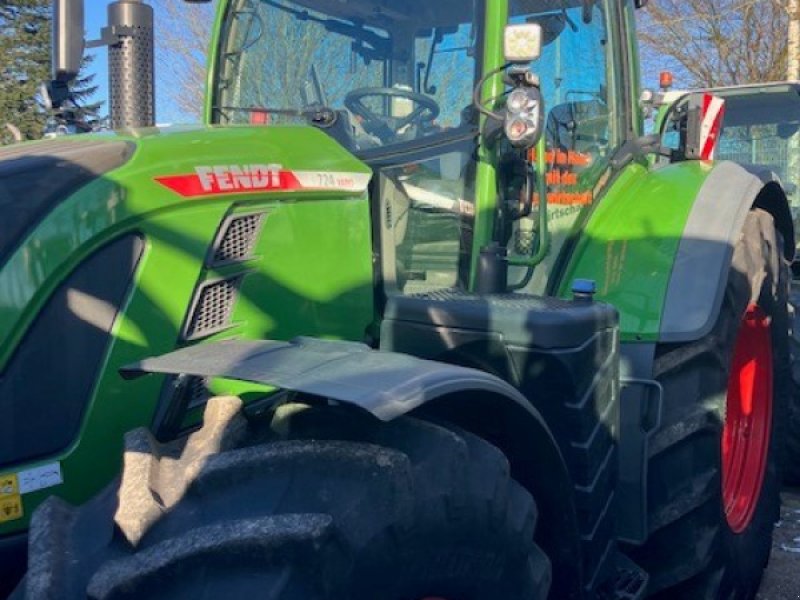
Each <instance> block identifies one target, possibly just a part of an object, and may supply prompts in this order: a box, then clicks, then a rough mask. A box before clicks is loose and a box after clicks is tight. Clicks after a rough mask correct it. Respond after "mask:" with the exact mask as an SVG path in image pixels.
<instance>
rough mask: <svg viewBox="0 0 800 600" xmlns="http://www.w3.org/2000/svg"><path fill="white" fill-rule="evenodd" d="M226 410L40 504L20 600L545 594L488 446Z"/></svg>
mask: <svg viewBox="0 0 800 600" xmlns="http://www.w3.org/2000/svg"><path fill="white" fill-rule="evenodd" d="M240 404H241V403H240V401H239V400H238V399H236V398H215V399H212V400H211V401H210V403H209V405H208V407H207V410H206V415H205V422H204V426H203V428H202V429H201V430H200V431H198V432H197V433H195V434H193V435H191V436H190V437H189V438H188V439H186V440H181V441H177V442H172V443H169V444H164V445H159V444H157V443H156V442H155V441H154V440H153V438H152V437H151V436H150V434H149V433H148V432H146V431H145V430H137V431H134V432H132V433H130V434H128V436H127V438H126V454H125V467H124V472H123V475H122V481H121V484H120V485H118V486H117V485H115V486H112V487H110V488H109V489H108V490H106V491H105V492H104V493H103V494H101V495H100V496H98V497H97V498H96V499H94V500H92V501H91V502H89V503H88V504H87V505H85V506H83V507H81V508H79V509H73V508H71V507H68V506H67V505H65V504H64V503H63V502H61V501H59V500H55V499H51V500H50V501H48V502H47V503H45V504H44V505H43V507H42V508H41V509H40V510H39V511H37V513H35V515H34V518H33V522H32V526H31V546H30V551H31V556H30V570H29V572H28V575H27V578H26V582H25V586H26V587H25V592H26V594H25V597H26V598H29V599H31V600H34V599H35V600H41V599H45V598H47V599H50V598H63V597H70V598H72V597H81V598H82V597H86V596H87V595H88V596H89V597H92V598H102V599H106V598H109V599H110V598H114V599H123V598H125V599H128V598H130V599H132V598H152V599H158V598H165V599H166V598H170V599H173V598H187V599H189V598H191V599H195V598H225V597H227V598H270V599H275V600H321V599H326V600H327V599H330V600H334V599H335V600H344V599H348V598H352V599H353V600H376V599H380V600H422V599H425V598H442V599H448V600H449V599H453V600H486V599H488V598H503V599H519V600H523V599H525V600H528V599H544V598H546V596H547V593H548V589H549V585H550V564H549V561H548V559H547V558H546V556H545V555H544V553H543V552H542V551H541V550H540V549H539V548H538V547H537V546H536V544H535V543H534V528H535V525H536V519H537V513H536V507H535V504H534V502H533V499H532V497H531V496H530V494H529V493H528V492H527V491H525V490H524V489H523V488H522V487H521V486H519V485H518V484H517V483H515V482H514V481H513V480H512V479H511V478H510V476H509V466H508V462H507V461H506V459H505V457H504V456H503V455H502V453H501V452H500V451H499V450H497V449H496V448H495V447H493V446H491V445H490V444H488V443H487V442H485V441H483V440H481V439H479V438H477V437H475V436H473V435H471V434H469V433H466V432H463V431H460V430H453V429H449V428H446V427H443V426H440V425H435V424H432V423H429V422H425V421H419V420H416V419H411V418H401V419H398V420H397V421H395V422H392V423H388V424H381V423H377V422H376V421H375V420H374V419H372V418H371V417H367V416H362V415H360V414H353V413H352V412H351V411H345V410H341V409H337V408H329V407H318V408H311V407H309V406H307V405H299V404H298V405H286V406H284V407H282V408H281V409H279V410H278V411H277V412H276V414H275V417H274V419H273V422H272V424H271V426H270V427H268V428H267V427H264V428H259V427H255V428H254V427H253V426H252V424H248V423H247V422H246V421H245V419H244V418H243V416H242V414H241V411H240ZM117 492H118V493H119V504H118V506H117V502H116V495H117Z"/></svg>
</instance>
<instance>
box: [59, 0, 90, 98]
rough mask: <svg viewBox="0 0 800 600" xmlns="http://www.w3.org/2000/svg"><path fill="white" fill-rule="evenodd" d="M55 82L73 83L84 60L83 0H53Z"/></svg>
mask: <svg viewBox="0 0 800 600" xmlns="http://www.w3.org/2000/svg"><path fill="white" fill-rule="evenodd" d="M52 6H53V80H54V81H56V82H59V83H64V84H66V83H69V82H71V81H73V80H74V79H75V78H76V77H77V76H78V73H79V72H80V70H81V61H82V60H83V50H84V45H85V42H84V37H83V27H84V25H83V0H53V5H52Z"/></svg>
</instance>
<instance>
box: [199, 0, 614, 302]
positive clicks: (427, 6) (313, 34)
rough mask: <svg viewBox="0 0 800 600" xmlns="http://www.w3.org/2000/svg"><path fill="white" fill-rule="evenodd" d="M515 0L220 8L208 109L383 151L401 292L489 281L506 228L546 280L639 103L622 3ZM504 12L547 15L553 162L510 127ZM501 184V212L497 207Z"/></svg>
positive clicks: (539, 69)
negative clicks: (628, 112) (485, 259)
mask: <svg viewBox="0 0 800 600" xmlns="http://www.w3.org/2000/svg"><path fill="white" fill-rule="evenodd" d="M505 4H506V3H503V2H498V3H485V2H482V1H480V0H472V1H470V2H463V1H461V0H443V1H440V2H430V1H429V0H409V1H408V2H405V3H403V5H402V7H401V6H398V5H396V4H394V3H387V2H384V1H382V0H356V1H348V2H346V3H342V2H334V1H332V0H316V1H314V0H261V1H254V0H234V1H233V2H230V3H229V5H228V6H227V8H226V9H225V10H224V11H222V12H221V15H220V19H221V25H220V32H221V37H220V41H219V46H218V48H217V52H216V57H215V59H214V65H213V67H214V69H215V74H214V76H213V79H212V81H213V82H214V83H213V87H212V89H211V93H210V95H209V96H210V97H209V99H208V106H207V107H206V108H207V113H206V117H207V119H208V120H209V121H210V122H211V123H214V124H220V125H237V124H241V125H247V124H250V125H266V126H275V125H280V124H286V123H303V124H311V125H313V126H315V127H317V128H319V129H321V130H322V131H324V132H326V133H327V134H328V135H330V136H331V137H332V138H334V139H335V140H336V141H337V142H339V143H340V144H341V145H342V146H343V147H344V148H346V149H347V150H349V151H350V152H351V153H353V154H355V155H356V156H357V157H358V158H360V159H361V160H362V161H364V162H366V163H367V164H369V165H370V166H371V167H372V168H373V172H374V179H373V182H374V185H373V188H372V189H373V194H374V197H373V201H374V204H375V211H374V212H375V213H376V214H378V212H379V214H380V215H381V217H380V218H379V219H375V220H376V221H378V222H379V223H378V224H379V225H380V232H381V236H380V238H381V254H382V256H383V257H384V266H383V271H384V273H383V275H384V281H385V282H386V285H387V287H388V288H389V290H388V291H390V292H391V291H399V292H402V293H413V292H421V291H430V290H436V289H444V288H453V287H460V288H469V287H470V286H474V285H477V282H476V275H475V270H476V265H477V263H478V256H479V253H480V249H481V248H482V247H484V246H486V245H487V244H489V243H490V242H491V241H497V242H498V243H500V244H501V245H507V244H509V243H510V245H511V249H510V252H511V254H512V255H518V259H519V260H518V262H520V263H522V264H521V265H520V266H518V267H512V268H511V269H510V271H509V278H510V279H511V280H512V284H513V286H514V287H515V288H517V289H525V290H526V291H536V292H539V293H541V292H544V291H545V287H546V283H547V281H548V271H550V270H551V269H552V265H553V264H554V263H555V261H556V259H557V257H558V254H559V251H560V249H561V247H562V242H563V241H564V239H565V237H566V234H567V232H568V231H569V230H570V228H571V227H572V226H573V225H574V224H575V223H576V221H577V219H578V216H579V215H580V214H581V212H582V211H583V209H585V208H587V207H588V206H590V205H591V204H592V201H593V199H594V197H595V194H596V193H598V192H599V191H600V190H601V188H602V186H600V187H598V186H597V184H598V181H599V179H600V177H601V175H602V173H603V172H604V170H605V169H606V168H607V166H608V164H609V162H608V159H609V156H610V155H611V154H612V153H613V151H614V150H615V148H616V147H617V146H618V145H619V143H620V140H621V138H622V135H621V133H620V130H621V128H622V123H621V117H622V116H623V113H624V112H625V111H623V110H612V109H611V108H610V106H614V105H615V103H616V105H617V106H620V104H619V102H620V100H621V98H622V92H621V87H620V86H621V85H622V78H621V73H619V72H617V71H616V67H617V62H616V61H615V60H613V59H612V52H611V48H612V47H613V46H614V45H616V44H618V43H620V42H618V41H615V35H618V32H617V30H616V27H615V23H617V22H618V18H619V17H620V15H619V14H618V13H621V12H622V9H621V8H620V7H619V4H618V3H616V2H585V1H580V0H571V1H566V0H510V2H508V5H507V6H505ZM487 12H492V15H491V17H490V18H487ZM500 12H502V13H504V15H503V16H500V15H499V14H495V13H500ZM498 16H500V17H501V18H500V19H498V18H497V17H498ZM487 23H490V24H491V25H489V26H487ZM503 23H505V24H509V25H530V24H536V25H538V26H539V27H540V44H541V53H540V56H539V57H538V58H537V59H536V60H534V61H532V62H529V63H526V64H525V65H524V67H525V68H527V69H529V70H530V73H531V74H532V75H533V77H535V78H536V87H537V88H538V89H539V91H540V93H541V96H542V99H543V102H542V105H543V107H544V113H543V117H544V119H543V123H542V124H541V127H540V129H541V130H543V131H544V132H545V134H544V140H543V146H542V152H541V154H542V155H543V158H544V159H545V160H543V161H542V163H541V165H540V166H539V167H538V172H534V171H535V170H536V169H534V166H533V163H534V162H535V157H536V150H535V149H534V150H532V149H530V148H520V147H519V145H517V147H514V144H513V143H509V139H508V136H507V135H506V136H504V135H503V120H506V121H507V120H508V119H507V116H508V115H507V113H506V111H505V110H503V105H504V104H505V97H506V96H507V95H508V94H509V92H511V91H512V89H513V88H514V87H515V84H514V82H513V81H512V80H511V79H509V77H508V75H503V72H504V69H503V68H502V67H503V50H504V49H503V41H504V40H503V34H504V32H503V29H502V28H500V27H497V24H501V25H502V24H503ZM576 56H580V57H581V59H580V60H575V59H574V57H576ZM506 66H507V65H506ZM482 81H484V82H485V81H488V83H487V84H486V85H485V86H483V87H481V86H482ZM476 90H477V91H476ZM476 100H478V102H476ZM498 107H499V110H500V111H501V112H500V113H499V114H498V113H496V112H495V111H496V110H498ZM481 112H483V113H484V114H486V115H488V119H484V120H482V117H481ZM492 117H496V118H492ZM484 121H487V123H486V124H485V125H483V126H482V123H483V122H484ZM540 186H541V189H539V187H540ZM534 188H535V189H536V191H537V192H538V195H537V193H536V192H535V191H534ZM545 188H546V190H545ZM498 191H499V197H496V194H498ZM496 198H497V200H499V202H500V204H501V207H502V209H501V210H500V212H499V213H498V215H499V219H498V223H497V224H495V225H494V226H493V225H491V223H490V218H489V216H488V215H487V212H494V211H492V209H491V208H489V207H491V205H492V204H494V202H495V200H496ZM539 198H542V200H541V201H540V200H539ZM548 200H550V201H551V203H552V207H551V208H550V209H547V208H546V205H547V201H548ZM548 214H549V216H550V217H552V219H551V223H550V225H548V224H547V220H548V219H547V217H548ZM476 232H477V235H476ZM512 262H513V261H512ZM542 263H544V264H545V265H546V266H543V267H542V268H541V269H539V272H538V273H536V276H535V277H534V273H533V267H534V266H535V265H539V264H542Z"/></svg>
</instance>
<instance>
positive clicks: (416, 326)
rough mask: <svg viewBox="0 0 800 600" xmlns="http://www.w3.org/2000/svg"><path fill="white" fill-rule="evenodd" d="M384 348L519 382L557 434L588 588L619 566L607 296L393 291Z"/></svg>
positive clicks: (615, 402)
mask: <svg viewBox="0 0 800 600" xmlns="http://www.w3.org/2000/svg"><path fill="white" fill-rule="evenodd" d="M386 316H387V318H386V320H384V322H383V325H382V329H381V348H382V349H384V350H390V351H393V352H403V353H407V354H412V355H414V356H419V357H421V358H426V359H430V360H437V361H443V362H448V363H451V364H457V365H462V366H469V367H473V368H478V369H482V370H485V371H488V372H490V373H494V374H496V375H497V376H498V377H501V378H503V379H505V380H506V381H508V382H509V383H511V384H512V385H514V386H515V387H516V388H517V389H518V390H519V391H520V392H522V394H523V395H524V396H525V397H526V398H527V399H528V401H529V402H530V403H531V404H532V405H533V406H534V407H536V409H537V410H538V411H539V413H540V414H541V415H542V417H543V418H544V420H545V421H546V422H547V425H548V427H549V428H550V430H551V431H552V432H553V434H554V436H555V438H556V441H557V442H558V445H559V448H560V450H561V454H562V455H563V457H564V459H565V460H566V463H567V465H568V468H569V471H570V475H571V478H572V481H573V485H574V494H575V502H576V508H577V516H578V526H579V529H580V534H581V540H582V545H583V552H582V557H581V559H582V563H583V565H582V566H583V572H584V573H585V575H586V583H587V587H588V588H593V587H594V586H596V585H598V584H599V583H600V582H602V581H605V580H607V579H608V578H609V577H610V576H611V575H612V574H613V564H612V563H611V560H610V559H611V557H613V556H614V552H613V545H614V543H615V541H614V539H615V530H614V528H615V522H614V519H615V515H616V511H615V510H614V509H615V506H614V492H615V489H616V485H617V477H618V454H617V453H618V449H617V443H616V440H617V438H618V436H619V346H618V344H619V342H618V337H617V331H618V316H617V312H616V311H615V310H614V309H613V308H612V307H611V306H609V305H605V304H601V303H594V302H587V301H576V302H567V301H563V300H558V299H554V298H540V297H534V296H526V295H522V294H519V295H496V296H491V295H489V296H480V295H470V294H466V293H464V292H456V291H452V292H451V291H447V292H435V293H431V294H422V295H417V296H402V297H401V296H398V297H393V298H390V299H389V301H388V303H387V307H386Z"/></svg>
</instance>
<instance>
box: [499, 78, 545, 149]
mask: <svg viewBox="0 0 800 600" xmlns="http://www.w3.org/2000/svg"><path fill="white" fill-rule="evenodd" d="M543 120H544V108H543V103H542V94H541V92H540V91H539V88H538V87H518V88H516V89H514V91H512V92H511V93H510V94H509V96H508V99H507V100H506V123H505V131H506V137H508V140H509V141H510V142H511V144H512V145H514V146H517V147H528V148H530V147H531V146H534V145H535V144H536V142H538V141H539V138H540V137H541V136H542V121H543Z"/></svg>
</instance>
